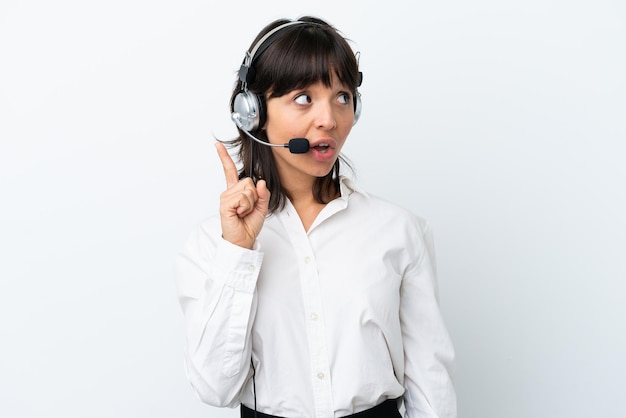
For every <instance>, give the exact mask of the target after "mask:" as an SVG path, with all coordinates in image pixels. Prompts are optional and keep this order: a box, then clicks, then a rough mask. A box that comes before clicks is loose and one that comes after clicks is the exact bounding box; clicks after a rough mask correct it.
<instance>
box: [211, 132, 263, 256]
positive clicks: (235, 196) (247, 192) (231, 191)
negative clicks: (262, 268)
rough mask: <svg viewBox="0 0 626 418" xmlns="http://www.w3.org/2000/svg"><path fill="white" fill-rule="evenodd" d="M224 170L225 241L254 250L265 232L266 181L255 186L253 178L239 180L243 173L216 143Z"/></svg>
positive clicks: (223, 226) (223, 218)
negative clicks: (262, 231)
mask: <svg viewBox="0 0 626 418" xmlns="http://www.w3.org/2000/svg"><path fill="white" fill-rule="evenodd" d="M215 147H216V148H217V154H218V155H219V157H220V161H221V162H222V166H223V167H224V177H225V178H226V190H225V191H224V192H223V193H222V194H221V195H220V218H221V221H222V238H224V239H225V240H226V241H228V242H230V243H232V244H235V245H238V246H240V247H244V248H248V249H251V248H252V246H253V245H254V242H255V240H256V237H257V236H258V235H259V233H260V232H261V228H262V227H263V222H265V216H266V215H267V208H268V205H269V201H270V191H269V190H268V189H267V185H266V184H265V180H259V181H258V182H257V184H256V186H255V185H254V182H253V181H252V179H251V178H245V179H242V180H239V173H238V172H237V167H236V166H235V163H234V162H233V160H232V158H231V157H230V155H229V154H228V151H227V150H226V147H224V144H222V143H220V142H217V143H216V144H215Z"/></svg>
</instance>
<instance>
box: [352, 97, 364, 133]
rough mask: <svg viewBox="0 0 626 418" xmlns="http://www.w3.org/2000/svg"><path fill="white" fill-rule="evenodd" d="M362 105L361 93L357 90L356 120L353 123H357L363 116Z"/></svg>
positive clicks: (355, 98)
mask: <svg viewBox="0 0 626 418" xmlns="http://www.w3.org/2000/svg"><path fill="white" fill-rule="evenodd" d="M361 106H362V104H361V93H359V92H358V91H357V92H356V94H355V95H354V122H353V123H352V125H356V123H357V122H358V121H359V118H360V117H361Z"/></svg>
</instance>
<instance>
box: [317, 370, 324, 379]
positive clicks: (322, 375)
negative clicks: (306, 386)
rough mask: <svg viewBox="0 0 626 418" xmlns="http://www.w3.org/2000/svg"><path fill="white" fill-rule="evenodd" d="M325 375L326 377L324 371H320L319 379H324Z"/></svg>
mask: <svg viewBox="0 0 626 418" xmlns="http://www.w3.org/2000/svg"><path fill="white" fill-rule="evenodd" d="M324 377H325V376H324V373H322V372H319V373H318V374H317V378H318V379H319V380H323V379H324Z"/></svg>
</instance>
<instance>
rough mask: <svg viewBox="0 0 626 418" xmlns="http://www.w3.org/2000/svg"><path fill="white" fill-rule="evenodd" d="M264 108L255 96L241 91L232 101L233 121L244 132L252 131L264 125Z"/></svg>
mask: <svg viewBox="0 0 626 418" xmlns="http://www.w3.org/2000/svg"><path fill="white" fill-rule="evenodd" d="M264 107H265V106H264V104H263V103H262V102H261V101H260V100H259V97H258V96H257V95H256V94H253V93H250V92H249V91H247V90H242V91H240V92H239V93H237V95H236V96H235V99H234V100H233V120H234V121H235V123H236V124H237V126H239V128H241V129H243V130H244V131H248V132H250V131H254V130H256V129H258V128H259V127H262V126H263V124H265V115H264V113H265V109H264ZM261 120H263V122H261Z"/></svg>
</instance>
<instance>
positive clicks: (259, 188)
mask: <svg viewBox="0 0 626 418" xmlns="http://www.w3.org/2000/svg"><path fill="white" fill-rule="evenodd" d="M256 193H257V196H258V197H259V200H257V204H258V205H259V209H261V211H263V213H264V214H267V210H268V209H267V208H268V207H269V204H270V195H271V193H270V191H269V189H268V188H267V183H266V182H265V180H259V181H258V182H257V184H256Z"/></svg>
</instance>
